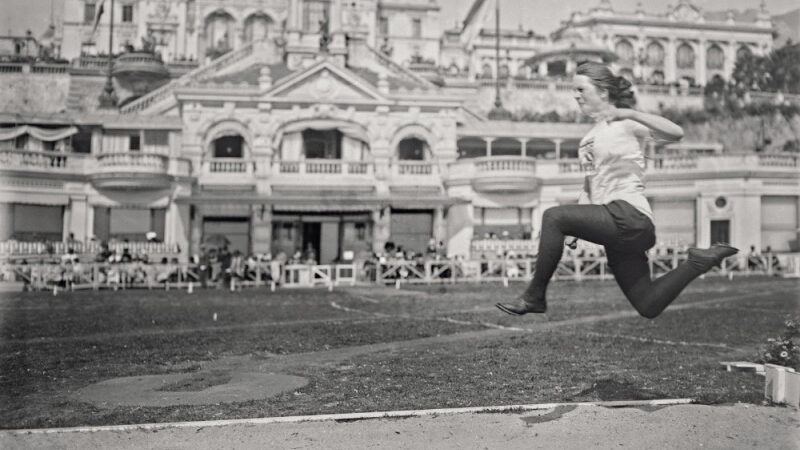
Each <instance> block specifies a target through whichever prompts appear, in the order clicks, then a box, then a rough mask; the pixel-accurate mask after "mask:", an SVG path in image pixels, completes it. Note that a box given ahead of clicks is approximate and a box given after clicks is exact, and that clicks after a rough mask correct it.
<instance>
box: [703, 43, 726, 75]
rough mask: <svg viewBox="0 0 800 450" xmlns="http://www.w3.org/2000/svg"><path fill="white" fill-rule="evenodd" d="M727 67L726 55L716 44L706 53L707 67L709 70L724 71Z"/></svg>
mask: <svg viewBox="0 0 800 450" xmlns="http://www.w3.org/2000/svg"><path fill="white" fill-rule="evenodd" d="M724 66H725V53H723V52H722V49H721V48H719V45H717V44H714V45H712V46H711V47H708V50H707V51H706V67H707V68H709V69H722V68H723V67H724Z"/></svg>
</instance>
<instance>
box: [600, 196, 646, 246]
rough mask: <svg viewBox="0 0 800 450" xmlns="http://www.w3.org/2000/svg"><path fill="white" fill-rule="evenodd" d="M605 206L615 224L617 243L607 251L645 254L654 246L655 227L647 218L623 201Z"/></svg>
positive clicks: (615, 201) (616, 201)
mask: <svg viewBox="0 0 800 450" xmlns="http://www.w3.org/2000/svg"><path fill="white" fill-rule="evenodd" d="M603 206H605V208H606V210H608V212H609V214H611V217H613V218H614V222H615V223H616V224H617V237H618V238H619V243H618V244H616V245H614V246H613V247H611V248H610V249H609V250H613V251H617V252H625V253H639V252H645V251H647V250H648V249H649V248H650V247H652V246H654V245H655V244H656V227H655V225H653V221H652V220H650V218H649V217H647V216H646V215H644V214H642V212H641V211H639V210H638V209H636V208H635V207H634V206H633V205H631V204H630V203H628V202H626V201H624V200H614V201H613V202H611V203H608V204H606V205H603Z"/></svg>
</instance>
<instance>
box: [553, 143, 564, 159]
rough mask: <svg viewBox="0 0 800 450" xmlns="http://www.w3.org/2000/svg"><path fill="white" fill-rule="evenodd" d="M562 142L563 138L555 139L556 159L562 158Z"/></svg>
mask: <svg viewBox="0 0 800 450" xmlns="http://www.w3.org/2000/svg"><path fill="white" fill-rule="evenodd" d="M561 142H562V139H553V143H554V144H556V159H557V160H558V159H561Z"/></svg>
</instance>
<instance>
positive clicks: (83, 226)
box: [67, 196, 90, 242]
mask: <svg viewBox="0 0 800 450" xmlns="http://www.w3.org/2000/svg"><path fill="white" fill-rule="evenodd" d="M89 209H90V208H89V206H88V204H87V201H86V197H85V196H71V197H70V199H69V223H68V224H67V236H69V233H74V234H75V239H77V240H79V241H82V242H85V241H87V240H88V239H89V236H90V235H89V234H88V233H87V219H88V215H89V214H88V210H89Z"/></svg>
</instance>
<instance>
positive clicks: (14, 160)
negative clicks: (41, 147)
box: [0, 149, 91, 173]
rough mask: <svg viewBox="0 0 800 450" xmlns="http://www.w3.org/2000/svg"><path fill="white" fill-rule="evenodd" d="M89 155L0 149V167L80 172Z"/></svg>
mask: <svg viewBox="0 0 800 450" xmlns="http://www.w3.org/2000/svg"><path fill="white" fill-rule="evenodd" d="M89 160H91V155H86V154H82V153H60V152H42V151H35V150H10V149H5V150H0V167H1V168H2V169H5V170H26V171H53V172H57V173H64V172H77V173H82V172H84V171H85V170H86V169H87V163H88V162H89Z"/></svg>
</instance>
